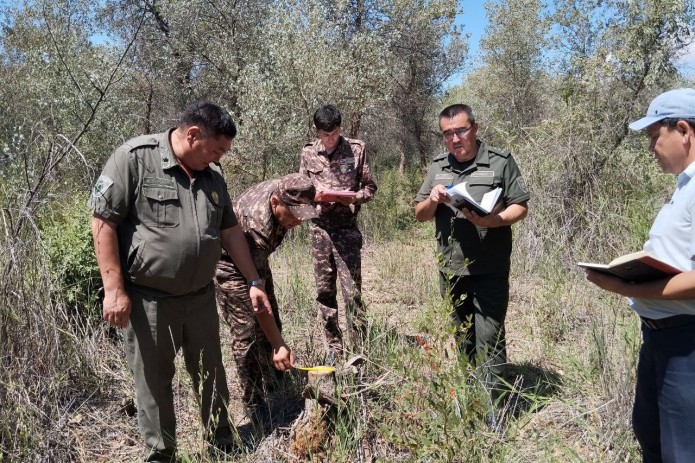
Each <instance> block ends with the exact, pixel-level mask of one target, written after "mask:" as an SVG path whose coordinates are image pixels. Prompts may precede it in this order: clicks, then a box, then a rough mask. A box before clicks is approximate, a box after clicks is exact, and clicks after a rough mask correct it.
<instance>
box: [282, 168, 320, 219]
mask: <svg viewBox="0 0 695 463" xmlns="http://www.w3.org/2000/svg"><path fill="white" fill-rule="evenodd" d="M275 194H276V195H277V197H278V199H279V200H280V201H282V203H283V204H284V205H285V206H287V208H288V209H289V210H290V212H291V213H292V215H293V216H295V217H296V218H298V219H299V220H308V219H314V218H316V217H318V216H319V215H318V213H317V212H316V205H315V204H314V196H315V195H316V188H314V184H313V183H312V182H311V179H310V178H309V177H307V176H306V175H302V174H289V175H285V176H284V177H281V178H280V179H279V180H278V186H277V190H276V191H275Z"/></svg>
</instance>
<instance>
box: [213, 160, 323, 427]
mask: <svg viewBox="0 0 695 463" xmlns="http://www.w3.org/2000/svg"><path fill="white" fill-rule="evenodd" d="M314 195H315V189H314V186H313V184H312V183H311V181H310V180H309V179H308V178H306V177H305V176H303V175H299V174H290V175H287V176H285V177H282V178H280V179H274V180H267V181H265V182H262V183H259V184H258V185H255V186H254V187H252V188H250V189H248V190H246V191H245V192H244V193H242V194H241V195H240V196H239V197H238V198H237V199H236V200H235V201H234V211H235V213H236V216H237V218H238V220H239V223H240V225H241V227H242V229H243V231H244V235H245V236H246V241H247V242H248V245H249V249H250V250H251V256H252V257H253V262H254V264H255V266H256V268H257V269H258V274H259V275H260V278H261V280H259V281H252V282H251V283H250V284H251V285H259V286H264V287H265V291H266V293H267V294H268V299H269V300H270V305H271V307H272V315H271V314H270V313H268V311H265V312H262V313H257V314H256V317H255V318H254V312H253V309H252V307H251V300H250V299H249V294H248V287H247V283H246V280H245V279H244V277H243V275H242V273H241V272H240V271H239V269H238V268H237V266H236V265H235V264H234V263H233V262H232V261H231V259H230V258H229V255H227V254H224V255H223V256H222V259H221V260H220V261H219V263H218V264H217V273H216V276H215V279H216V281H217V283H218V285H219V289H220V290H219V291H218V292H217V298H218V304H219V306H220V309H221V311H222V314H223V316H224V318H225V319H226V320H227V323H229V326H230V330H231V333H232V337H233V341H232V350H233V351H234V360H235V361H236V366H237V371H238V374H239V381H240V382H241V387H242V400H243V402H244V405H245V406H246V409H247V413H248V414H249V416H250V417H251V419H252V420H255V421H261V420H264V419H266V418H267V417H269V409H268V406H267V403H266V401H265V399H264V394H263V383H264V382H265V386H266V389H270V388H272V386H273V378H272V376H271V375H270V372H271V369H270V368H269V365H268V364H269V360H270V359H271V358H272V361H273V364H274V365H275V368H276V369H277V370H280V371H284V370H286V369H288V368H290V367H291V366H292V363H293V359H292V353H291V351H290V349H289V348H288V347H287V345H286V344H285V341H284V340H283V339H282V336H281V335H280V330H281V328H282V324H281V322H280V311H279V307H278V303H277V299H276V298H275V289H274V285H273V274H272V273H271V271H270V265H269V263H268V258H269V256H270V254H272V253H273V251H275V249H277V247H278V246H280V243H282V240H283V238H284V237H285V233H287V230H289V229H291V228H294V227H296V226H297V225H299V224H300V223H301V221H302V220H306V219H311V218H314V217H316V216H317V214H316V210H315V208H314ZM261 330H262V331H261ZM264 334H265V335H264ZM258 424H260V423H258Z"/></svg>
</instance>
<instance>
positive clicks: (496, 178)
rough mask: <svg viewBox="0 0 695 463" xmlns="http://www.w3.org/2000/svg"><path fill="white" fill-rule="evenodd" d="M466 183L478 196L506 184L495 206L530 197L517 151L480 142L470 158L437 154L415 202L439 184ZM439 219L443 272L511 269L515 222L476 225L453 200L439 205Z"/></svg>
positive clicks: (438, 239)
mask: <svg viewBox="0 0 695 463" xmlns="http://www.w3.org/2000/svg"><path fill="white" fill-rule="evenodd" d="M461 182H467V183H466V187H467V190H468V191H469V192H470V193H471V195H472V196H473V198H474V199H475V200H476V201H480V200H481V198H482V196H483V194H485V193H486V192H488V191H491V190H493V189H495V188H497V187H501V188H502V195H501V197H500V198H501V199H500V200H499V201H500V202H499V203H498V205H497V207H496V209H495V210H502V209H504V208H506V207H507V206H509V205H510V204H519V203H524V202H526V201H528V200H529V198H530V196H529V193H528V191H527V189H526V184H525V182H524V179H523V177H522V176H521V172H520V171H519V167H518V166H517V164H516V162H515V161H514V158H513V157H512V155H511V154H510V153H509V152H507V151H502V150H498V149H497V148H492V147H488V146H486V145H485V143H483V142H481V141H478V154H477V155H476V157H475V159H473V160H471V161H469V162H465V163H460V162H458V161H457V160H456V159H455V158H454V156H453V155H451V154H449V153H447V154H444V155H441V156H438V157H436V158H434V159H433V160H432V164H431V165H430V168H429V171H428V173H427V178H426V179H425V181H424V182H423V184H422V186H421V187H420V191H419V192H418V194H417V196H416V197H415V202H418V203H419V202H420V201H423V200H425V199H427V197H428V196H429V195H430V192H431V191H432V188H434V186H435V185H445V186H453V185H458V184H459V183H461ZM434 218H435V229H436V237H437V252H438V253H440V255H441V256H442V259H443V262H442V264H443V268H442V271H444V272H445V273H450V274H453V275H459V276H465V275H484V274H492V273H505V272H509V267H510V255H511V252H512V228H511V226H505V227H497V228H490V229H488V228H486V227H477V226H475V225H473V224H472V223H471V222H469V221H468V220H467V219H466V218H465V217H464V215H463V213H462V212H461V211H460V210H458V209H456V208H454V207H453V206H451V205H449V204H439V205H438V206H437V211H436V212H435V217H434ZM466 261H469V264H468V265H466Z"/></svg>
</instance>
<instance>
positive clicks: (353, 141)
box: [345, 137, 364, 146]
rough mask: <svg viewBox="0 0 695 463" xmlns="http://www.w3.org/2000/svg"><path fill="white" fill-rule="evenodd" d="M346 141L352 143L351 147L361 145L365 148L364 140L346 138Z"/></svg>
mask: <svg viewBox="0 0 695 463" xmlns="http://www.w3.org/2000/svg"><path fill="white" fill-rule="evenodd" d="M345 139H346V140H347V141H348V143H350V144H351V145H360V146H364V142H363V141H362V140H359V139H357V138H347V137H345Z"/></svg>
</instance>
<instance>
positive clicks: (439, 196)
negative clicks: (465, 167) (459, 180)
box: [430, 185, 451, 203]
mask: <svg viewBox="0 0 695 463" xmlns="http://www.w3.org/2000/svg"><path fill="white" fill-rule="evenodd" d="M430 200H431V201H434V202H435V203H448V202H449V201H451V197H449V194H448V193H447V191H446V187H445V186H444V185H435V186H434V188H432V191H430Z"/></svg>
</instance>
